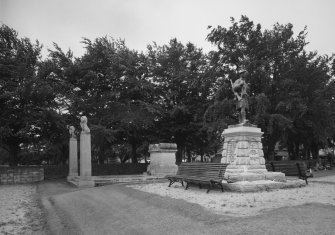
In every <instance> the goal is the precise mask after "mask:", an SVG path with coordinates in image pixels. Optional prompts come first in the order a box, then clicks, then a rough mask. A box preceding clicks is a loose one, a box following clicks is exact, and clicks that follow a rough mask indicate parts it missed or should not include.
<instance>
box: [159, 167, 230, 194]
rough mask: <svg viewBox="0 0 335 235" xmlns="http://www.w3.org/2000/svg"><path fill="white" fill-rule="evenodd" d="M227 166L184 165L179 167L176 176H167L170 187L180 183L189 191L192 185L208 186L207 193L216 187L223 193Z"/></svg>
mask: <svg viewBox="0 0 335 235" xmlns="http://www.w3.org/2000/svg"><path fill="white" fill-rule="evenodd" d="M226 167H227V164H221V163H182V164H180V166H179V167H178V171H177V174H176V175H167V176H166V178H167V179H168V180H169V181H170V183H169V187H170V186H171V185H172V184H174V183H175V182H180V183H181V184H182V186H184V182H185V183H186V187H185V189H186V190H187V189H188V187H189V186H190V185H191V184H197V185H199V187H200V188H201V187H202V185H208V186H209V189H208V190H207V193H208V192H209V191H210V190H211V189H212V188H213V187H214V186H216V185H218V186H220V187H221V190H222V191H223V185H222V180H223V176H224V173H225V171H226Z"/></svg>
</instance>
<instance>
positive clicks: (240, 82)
mask: <svg viewBox="0 0 335 235" xmlns="http://www.w3.org/2000/svg"><path fill="white" fill-rule="evenodd" d="M246 75H247V74H245V75H244V77H245V76H246ZM244 77H242V78H239V79H237V80H236V81H235V82H232V81H231V80H230V82H231V86H232V90H233V93H234V95H235V98H236V100H237V103H236V109H237V111H238V112H239V123H246V122H247V119H246V113H247V110H248V109H249V103H248V93H247V91H248V84H247V83H246V82H245V80H244Z"/></svg>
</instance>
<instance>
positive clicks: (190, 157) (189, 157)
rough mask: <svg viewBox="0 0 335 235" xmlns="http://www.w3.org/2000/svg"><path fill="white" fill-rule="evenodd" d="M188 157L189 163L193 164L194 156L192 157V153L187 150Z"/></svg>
mask: <svg viewBox="0 0 335 235" xmlns="http://www.w3.org/2000/svg"><path fill="white" fill-rule="evenodd" d="M186 155H187V162H191V161H192V155H191V151H190V150H189V149H187V151H186Z"/></svg>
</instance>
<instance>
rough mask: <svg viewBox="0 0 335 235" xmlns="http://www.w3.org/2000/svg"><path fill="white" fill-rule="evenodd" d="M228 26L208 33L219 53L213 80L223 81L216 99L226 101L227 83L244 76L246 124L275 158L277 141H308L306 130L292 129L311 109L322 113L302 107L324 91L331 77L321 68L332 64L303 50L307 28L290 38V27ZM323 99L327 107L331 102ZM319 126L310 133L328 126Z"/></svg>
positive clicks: (248, 23) (247, 23)
mask: <svg viewBox="0 0 335 235" xmlns="http://www.w3.org/2000/svg"><path fill="white" fill-rule="evenodd" d="M231 23H232V26H230V27H229V28H223V27H221V26H218V27H217V28H214V29H212V30H211V32H210V33H209V34H208V40H209V41H210V42H212V43H213V44H215V45H216V46H217V48H218V50H217V51H216V52H214V55H213V57H212V61H213V63H214V64H216V71H217V77H221V78H222V79H221V80H219V81H218V84H220V85H221V86H222V89H219V90H218V92H219V93H221V92H222V95H220V94H218V97H222V96H223V97H227V98H229V96H227V95H226V92H227V89H226V88H227V86H229V83H230V81H229V80H232V81H235V80H236V79H237V78H238V77H239V74H240V73H241V72H242V71H248V73H249V76H248V77H247V82H248V83H249V84H250V91H249V93H250V96H251V98H250V104H251V108H250V112H249V119H250V120H251V122H253V123H255V124H258V125H259V126H260V127H261V128H262V130H263V131H264V132H265V133H264V150H265V153H266V156H268V158H270V159H273V157H274V148H275V145H276V143H277V142H278V141H280V140H285V139H286V142H287V140H288V136H291V138H290V140H292V138H293V137H292V136H296V137H297V136H299V137H298V139H299V140H300V142H301V140H302V139H303V138H304V137H302V136H305V137H306V135H302V132H303V130H305V128H304V127H302V128H297V126H296V125H297V123H298V122H299V121H298V119H299V120H304V121H307V119H308V117H307V116H304V115H302V114H305V111H306V110H308V109H309V110H310V111H311V110H314V112H315V114H316V113H318V112H319V111H320V110H319V111H318V109H317V108H316V106H313V105H312V104H311V103H309V102H307V103H306V102H305V101H306V100H305V98H304V97H306V96H309V97H311V96H312V94H313V95H314V96H315V93H318V90H319V89H321V87H322V89H327V88H326V87H327V86H328V85H327V82H328V81H329V78H330V77H329V72H328V71H327V70H326V69H325V68H327V67H329V62H330V61H331V60H325V59H321V57H319V58H316V55H315V54H313V53H311V54H309V53H307V52H306V51H305V46H306V45H307V42H306V34H307V33H306V28H305V29H304V30H303V31H301V32H300V33H298V34H297V36H295V37H294V32H293V25H292V24H287V25H280V24H278V23H277V24H275V25H274V26H273V28H272V29H270V30H264V31H262V29H261V25H260V24H257V25H255V24H254V23H253V22H252V21H250V20H249V18H248V17H246V16H242V17H241V19H240V20H239V21H235V19H233V18H232V20H231ZM321 61H322V62H321ZM316 84H317V85H316ZM301 87H306V89H300V88H301ZM307 87H309V88H307ZM322 89H321V90H322ZM321 90H319V91H321ZM315 98H316V97H315ZM322 100H323V101H325V102H328V101H327V100H329V98H327V99H322ZM310 101H311V100H310ZM226 102H228V101H226ZM319 102H320V101H319ZM284 103H285V105H284ZM309 105H312V106H309ZM284 106H285V107H286V108H284V109H283V107H284ZM308 106H309V108H307V107H308ZM284 110H285V111H284ZM325 110H329V107H328V108H325ZM309 113H310V112H309ZM322 113H323V114H325V112H322ZM230 116H231V117H234V115H230ZM312 116H313V117H314V118H315V117H316V116H315V115H312ZM298 117H299V118H298ZM324 117H325V118H327V120H329V118H330V117H331V116H330V114H329V113H328V114H327V115H325V116H324ZM320 123H321V122H318V123H315V126H316V125H318V128H314V131H316V130H317V129H318V130H321V129H324V128H326V124H325V123H328V124H329V121H325V122H323V124H322V128H321V126H320ZM312 132H313V131H312ZM310 134H311V133H310ZM324 134H325V133H323V134H322V135H324ZM312 136H313V138H314V137H317V136H318V134H317V133H314V134H313V135H312ZM319 137H320V135H319ZM319 137H317V139H318V138H319ZM298 142H299V141H298ZM290 143H292V141H290Z"/></svg>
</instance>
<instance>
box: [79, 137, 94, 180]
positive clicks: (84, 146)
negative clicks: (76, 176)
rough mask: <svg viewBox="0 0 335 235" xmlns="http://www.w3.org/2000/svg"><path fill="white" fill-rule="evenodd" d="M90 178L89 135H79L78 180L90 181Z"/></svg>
mask: <svg viewBox="0 0 335 235" xmlns="http://www.w3.org/2000/svg"><path fill="white" fill-rule="evenodd" d="M91 176H92V163H91V134H89V133H84V132H82V133H81V134H80V178H82V179H90V177H91Z"/></svg>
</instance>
